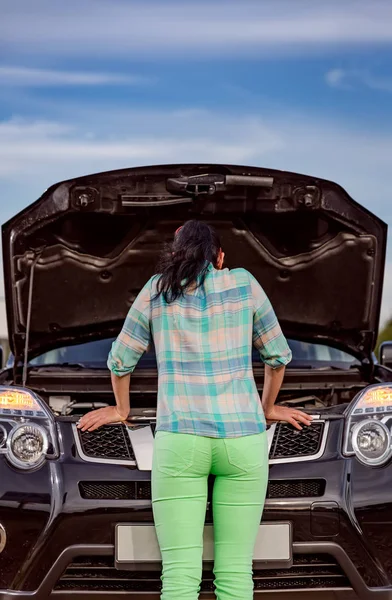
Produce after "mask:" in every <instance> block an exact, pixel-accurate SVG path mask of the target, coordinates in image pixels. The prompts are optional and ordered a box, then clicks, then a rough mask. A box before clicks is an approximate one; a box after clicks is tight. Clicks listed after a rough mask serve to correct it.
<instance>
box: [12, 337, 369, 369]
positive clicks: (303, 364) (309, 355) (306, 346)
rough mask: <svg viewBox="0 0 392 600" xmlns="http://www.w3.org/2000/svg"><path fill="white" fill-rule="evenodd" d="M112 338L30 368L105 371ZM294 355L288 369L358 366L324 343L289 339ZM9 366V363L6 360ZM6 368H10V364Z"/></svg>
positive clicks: (48, 356) (146, 359)
mask: <svg viewBox="0 0 392 600" xmlns="http://www.w3.org/2000/svg"><path fill="white" fill-rule="evenodd" d="M113 341H114V338H110V339H104V340H98V341H94V342H87V343H84V344H76V345H74V346H65V347H63V348H56V349H54V350H50V351H49V352H45V354H41V355H40V356H37V357H36V358H34V359H33V360H31V361H30V365H31V366H35V367H44V366H45V365H67V364H69V365H75V364H80V365H81V366H86V367H92V368H104V369H106V360H107V357H108V354H109V350H110V348H111V345H112V343H113ZM288 343H289V345H290V348H291V350H292V353H293V360H292V362H291V363H290V364H289V365H288V368H311V367H312V368H323V367H331V366H333V367H337V368H341V369H349V368H351V367H352V366H359V365H360V363H359V362H358V361H357V359H356V358H354V357H353V356H351V355H350V354H347V353H346V352H343V351H342V350H338V349H336V348H332V347H330V346H325V345H323V344H313V343H309V342H302V341H298V340H288ZM253 361H254V362H255V363H259V362H261V361H260V356H259V353H258V352H257V351H256V350H254V351H253ZM9 363H10V361H9ZM7 366H12V358H11V363H10V364H8V365H7ZM137 368H138V369H143V368H156V360H155V353H154V350H151V351H150V352H147V353H146V354H145V355H144V356H143V357H142V358H141V360H140V361H139V364H138V366H137Z"/></svg>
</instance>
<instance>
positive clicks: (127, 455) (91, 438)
mask: <svg viewBox="0 0 392 600" xmlns="http://www.w3.org/2000/svg"><path fill="white" fill-rule="evenodd" d="M77 435H78V436H79V441H80V445H81V448H82V452H83V454H84V455H85V456H86V457H88V458H94V459H102V460H105V459H106V460H110V459H111V460H130V461H134V460H135V455H134V453H133V450H132V446H131V442H130V439H129V436H128V434H127V431H126V429H125V427H124V426H123V425H107V426H106V427H100V428H99V429H96V430H95V431H91V432H89V431H80V429H78V430H77Z"/></svg>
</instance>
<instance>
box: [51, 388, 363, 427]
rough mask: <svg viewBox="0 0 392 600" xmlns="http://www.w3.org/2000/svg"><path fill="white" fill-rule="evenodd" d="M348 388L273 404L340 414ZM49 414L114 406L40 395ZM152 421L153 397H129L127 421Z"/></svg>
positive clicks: (109, 401) (76, 396)
mask: <svg viewBox="0 0 392 600" xmlns="http://www.w3.org/2000/svg"><path fill="white" fill-rule="evenodd" d="M363 387H364V386H361V387H360V388H358V387H355V388H350V389H346V390H334V389H332V390H331V389H325V390H317V391H316V392H314V393H311V392H309V393H304V392H303V391H302V392H299V391H289V390H283V391H282V392H281V393H280V394H279V397H278V399H277V403H279V404H281V405H283V406H291V407H295V408H300V409H304V410H307V411H324V410H328V411H332V412H338V413H341V412H342V407H345V406H347V405H348V404H349V403H350V402H351V400H352V399H353V398H354V396H355V395H356V394H357V393H358V391H360V389H362V388H363ZM41 396H42V397H44V399H45V400H46V402H47V404H48V405H49V407H50V409H51V410H52V412H53V414H54V415H55V416H56V417H71V418H74V419H75V420H77V419H79V418H80V417H81V416H83V415H84V414H85V413H86V412H89V411H91V410H96V409H99V408H104V407H106V406H111V405H114V403H115V399H114V396H113V394H101V395H99V394H94V397H93V398H91V394H83V393H73V394H69V395H68V394H67V395H66V394H62V395H54V394H53V395H46V394H42V393H41ZM155 419H156V396H155V398H154V397H153V395H150V394H141V395H140V396H138V398H133V397H131V412H130V420H132V421H133V420H134V421H155Z"/></svg>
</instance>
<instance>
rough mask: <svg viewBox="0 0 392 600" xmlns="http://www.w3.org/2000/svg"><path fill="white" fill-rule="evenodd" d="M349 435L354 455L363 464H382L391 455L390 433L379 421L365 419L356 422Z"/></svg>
mask: <svg viewBox="0 0 392 600" xmlns="http://www.w3.org/2000/svg"><path fill="white" fill-rule="evenodd" d="M351 435H352V445H353V449H354V452H355V455H356V457H357V458H358V460H359V461H360V462H362V463H364V464H365V465H373V466H378V465H382V464H384V463H385V462H386V461H387V460H388V459H389V458H390V457H391V454H392V448H391V435H390V433H389V429H388V427H387V426H386V425H385V424H384V423H382V422H381V421H377V420H375V419H367V420H366V421H362V422H360V423H357V424H356V425H354V428H353V430H352V434H351Z"/></svg>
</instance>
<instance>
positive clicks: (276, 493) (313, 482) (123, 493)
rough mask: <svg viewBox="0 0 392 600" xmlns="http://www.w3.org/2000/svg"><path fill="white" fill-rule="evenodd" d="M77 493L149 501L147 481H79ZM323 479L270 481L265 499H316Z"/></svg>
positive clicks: (323, 487) (149, 493)
mask: <svg viewBox="0 0 392 600" xmlns="http://www.w3.org/2000/svg"><path fill="white" fill-rule="evenodd" d="M79 491H80V495H81V496H82V498H84V499H86V500H150V499H151V483H150V482H149V481H119V482H102V481H81V482H80V483H79ZM324 491H325V480H324V479H297V480H295V479H293V480H290V479H288V480H276V481H270V483H269V485H268V491H267V498H317V497H320V496H322V495H323V494H324Z"/></svg>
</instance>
